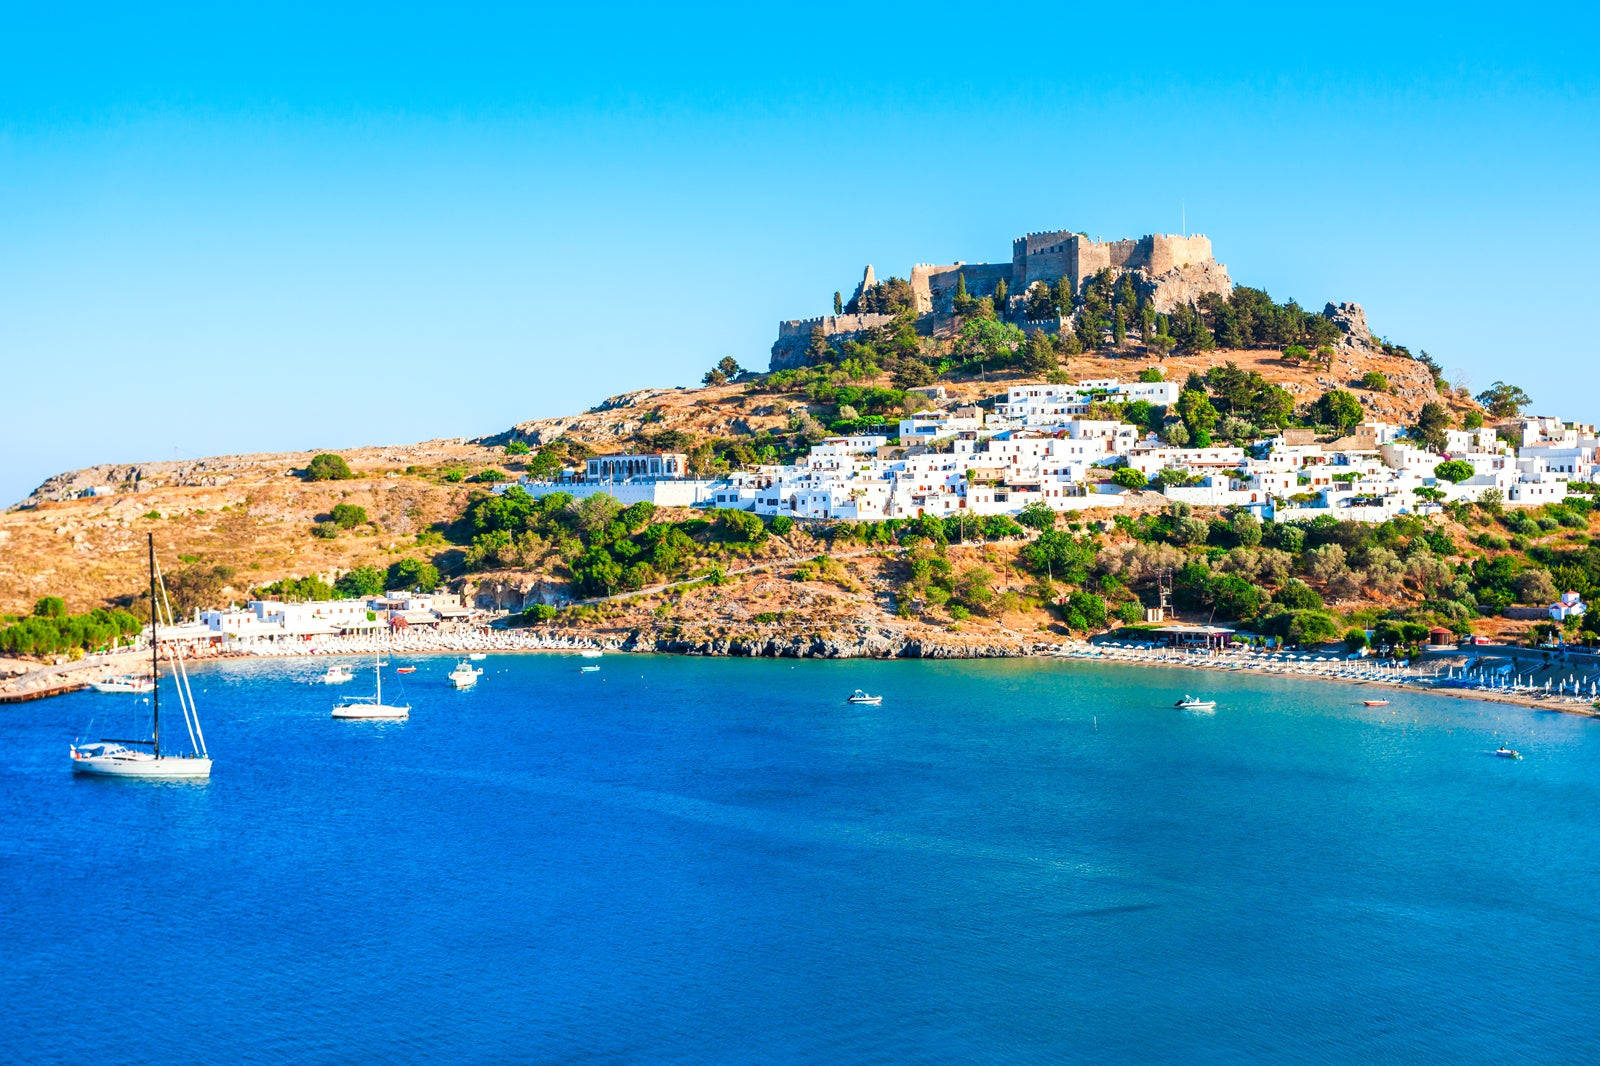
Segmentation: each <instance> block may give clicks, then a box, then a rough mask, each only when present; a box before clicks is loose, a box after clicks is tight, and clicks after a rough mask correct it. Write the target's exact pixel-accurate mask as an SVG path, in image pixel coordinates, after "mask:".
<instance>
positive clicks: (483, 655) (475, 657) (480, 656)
mask: <svg viewBox="0 0 1600 1066" xmlns="http://www.w3.org/2000/svg"><path fill="white" fill-rule="evenodd" d="M488 657H489V655H488V653H487V652H481V651H475V652H473V653H472V654H471V655H469V656H467V658H469V659H471V660H472V661H473V662H475V663H481V662H483V660H485V659H487V658H488Z"/></svg>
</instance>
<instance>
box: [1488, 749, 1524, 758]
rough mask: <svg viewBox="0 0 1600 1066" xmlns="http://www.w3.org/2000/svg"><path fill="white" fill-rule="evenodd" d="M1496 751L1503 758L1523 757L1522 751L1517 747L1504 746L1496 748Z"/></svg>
mask: <svg viewBox="0 0 1600 1066" xmlns="http://www.w3.org/2000/svg"><path fill="white" fill-rule="evenodd" d="M1494 753H1495V754H1496V755H1498V756H1500V758H1502V759H1520V758H1522V752H1520V751H1518V750H1517V749H1516V748H1504V747H1502V748H1496V749H1495V751H1494Z"/></svg>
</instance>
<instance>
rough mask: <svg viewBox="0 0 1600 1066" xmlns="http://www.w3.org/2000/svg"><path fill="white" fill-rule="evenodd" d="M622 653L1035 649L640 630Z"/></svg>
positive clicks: (904, 654) (942, 654)
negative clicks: (703, 635) (678, 634)
mask: <svg viewBox="0 0 1600 1066" xmlns="http://www.w3.org/2000/svg"><path fill="white" fill-rule="evenodd" d="M621 650H623V651H647V652H660V653H665V654H673V655H705V656H728V657H733V658H764V659H1003V658H1014V657H1017V656H1023V655H1029V654H1031V653H1032V651H1033V649H1032V647H1031V646H1030V645H1027V644H1017V645H1007V644H994V643H987V644H971V645H967V644H935V643H932V642H930V641H925V640H919V639H914V638H907V637H904V636H900V635H894V636H890V635H884V634H870V635H866V636H857V637H855V638H844V639H841V638H837V637H823V636H819V635H815V634H813V635H809V636H805V635H799V634H796V635H792V636H781V637H707V638H700V639H694V638H684V637H669V636H653V635H651V634H647V633H642V632H640V631H638V630H635V631H634V632H633V633H631V634H629V636H628V638H627V640H625V641H623V643H622V645H621Z"/></svg>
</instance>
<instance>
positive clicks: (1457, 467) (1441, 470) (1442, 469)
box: [1433, 459, 1477, 484]
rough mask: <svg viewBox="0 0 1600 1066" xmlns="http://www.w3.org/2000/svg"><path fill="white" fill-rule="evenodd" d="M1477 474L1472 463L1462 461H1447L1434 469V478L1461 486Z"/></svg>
mask: <svg viewBox="0 0 1600 1066" xmlns="http://www.w3.org/2000/svg"><path fill="white" fill-rule="evenodd" d="M1476 472H1477V471H1475V470H1473V469H1472V464H1471V463H1469V462H1466V461H1465V460H1462V459H1447V460H1445V461H1444V462H1442V463H1440V464H1439V465H1438V466H1436V467H1434V468H1433V476H1434V477H1436V478H1438V479H1439V480H1440V481H1448V482H1450V483H1452V484H1460V483H1461V482H1463V481H1465V480H1467V478H1469V477H1471V476H1472V475H1473V474H1474V473H1476Z"/></svg>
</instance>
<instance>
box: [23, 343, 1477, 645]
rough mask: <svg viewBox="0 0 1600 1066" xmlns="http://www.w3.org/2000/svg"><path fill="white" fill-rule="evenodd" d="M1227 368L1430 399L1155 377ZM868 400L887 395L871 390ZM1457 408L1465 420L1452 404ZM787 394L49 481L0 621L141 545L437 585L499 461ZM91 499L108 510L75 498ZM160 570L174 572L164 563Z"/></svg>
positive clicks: (1381, 358)
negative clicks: (399, 575) (1251, 379)
mask: <svg viewBox="0 0 1600 1066" xmlns="http://www.w3.org/2000/svg"><path fill="white" fill-rule="evenodd" d="M1228 362H1233V363H1236V364H1237V365H1238V366H1240V367H1241V368H1244V369H1249V370H1257V371H1259V372H1260V373H1262V374H1263V375H1264V376H1266V377H1267V378H1269V379H1271V380H1272V381H1274V382H1277V383H1279V384H1282V385H1283V386H1284V387H1285V388H1287V389H1288V390H1289V391H1290V392H1292V393H1294V394H1295V396H1296V397H1297V398H1298V399H1300V400H1302V401H1307V402H1309V401H1311V400H1313V399H1315V398H1316V397H1318V396H1320V395H1321V394H1322V393H1323V392H1325V391H1327V390H1328V389H1329V388H1334V387H1338V388H1348V389H1350V390H1351V391H1353V392H1354V393H1355V395H1357V396H1358V397H1359V398H1360V400H1361V402H1362V403H1363V405H1364V406H1365V407H1366V410H1367V412H1368V414H1369V416H1370V417H1373V418H1382V419H1387V420H1390V421H1395V422H1402V423H1403V422H1408V421H1410V420H1412V419H1413V418H1414V417H1415V416H1416V413H1417V411H1418V409H1419V408H1420V407H1421V405H1422V404H1423V403H1424V402H1427V401H1428V400H1432V399H1436V398H1437V396H1436V394H1435V392H1434V387H1433V381H1432V377H1431V375H1430V374H1429V372H1428V370H1427V368H1426V367H1425V366H1423V365H1422V364H1420V363H1417V362H1414V361H1412V360H1409V359H1404V358H1395V357H1392V356H1385V355H1384V354H1383V353H1382V352H1381V351H1379V350H1376V349H1373V348H1371V347H1370V346H1354V347H1347V346H1340V348H1339V349H1338V350H1337V351H1336V353H1335V355H1334V357H1333V359H1332V361H1331V363H1330V364H1328V365H1326V366H1310V365H1305V364H1300V365H1291V364H1289V363H1286V362H1285V361H1284V360H1283V359H1282V358H1281V357H1280V356H1279V354H1278V353H1276V352H1261V351H1208V352H1203V353H1196V354H1189V355H1178V356H1172V357H1170V358H1167V359H1165V360H1162V361H1160V363H1159V365H1160V366H1161V368H1162V369H1163V371H1164V372H1165V373H1166V375H1167V376H1168V377H1169V378H1178V379H1181V378H1183V377H1185V376H1186V375H1188V374H1189V373H1190V372H1191V371H1196V370H1198V371H1204V370H1205V369H1207V368H1209V367H1213V366H1219V365H1222V364H1224V363H1228ZM1150 363H1151V360H1149V359H1147V358H1145V357H1142V356H1133V357H1127V356H1123V357H1116V356H1112V355H1108V354H1105V353H1094V354H1085V355H1079V356H1074V357H1073V358H1072V359H1071V361H1070V372H1071V374H1072V375H1073V376H1074V377H1075V378H1100V377H1121V378H1130V377H1133V376H1134V375H1136V374H1137V373H1138V371H1139V370H1141V369H1142V368H1143V367H1145V366H1147V365H1150ZM1372 370H1378V371H1380V372H1381V373H1383V374H1384V375H1385V376H1386V377H1387V379H1388V381H1389V385H1390V388H1389V390H1388V391H1374V390H1369V389H1363V388H1361V387H1360V385H1359V383H1360V381H1361V379H1362V377H1363V375H1365V374H1367V373H1368V372H1369V371H1372ZM1021 380H1025V378H1024V376H1023V375H1022V374H1021V373H1020V372H1017V371H1010V372H1004V373H1000V374H993V373H991V374H987V375H982V376H978V377H965V378H963V377H960V376H957V377H956V378H954V379H952V380H947V381H945V382H942V384H943V385H944V386H945V388H946V391H947V393H948V399H947V400H946V401H945V402H946V403H948V404H956V403H972V402H982V401H986V400H990V399H993V398H994V397H995V396H997V395H1000V394H1001V393H1003V391H1004V389H1005V388H1006V387H1007V385H1009V384H1011V383H1014V382H1017V381H1021ZM882 383H883V384H887V379H885V380H884V381H883V382H882ZM1451 402H1452V403H1453V404H1455V405H1456V406H1459V407H1465V406H1467V405H1470V401H1468V400H1465V399H1464V398H1452V400H1451ZM811 406H812V405H810V404H809V403H808V400H807V397H806V395H805V394H803V393H801V392H798V391H796V392H774V391H771V390H769V389H767V388H765V387H764V386H763V384H762V381H761V380H760V379H757V380H755V381H741V382H738V383H733V384H726V385H721V386H716V387H711V388H700V389H689V388H669V389H643V390H638V391H635V392H629V393H624V394H621V395H619V396H614V397H611V398H610V399H608V400H605V401H604V402H602V403H599V404H597V405H596V406H595V407H593V408H591V409H590V410H589V411H586V412H584V413H582V414H577V415H570V416H564V417H559V418H545V419H537V420H533V421H528V422H523V423H519V424H517V425H515V426H513V427H510V428H508V429H506V430H503V431H500V432H497V433H493V434H491V435H489V436H486V437H484V438H480V439H478V440H437V441H427V442H423V443H420V444H414V445H397V446H388V447H369V448H358V449H351V450H347V451H343V452H340V453H338V454H340V455H341V456H342V457H343V458H344V459H345V460H346V461H347V462H348V463H349V465H350V467H351V469H352V471H353V472H354V474H355V475H356V476H355V477H354V478H353V479H351V480H341V481H320V482H311V481H306V480H303V478H302V477H301V474H300V472H301V471H303V469H304V468H305V466H306V464H307V463H308V462H309V461H310V458H311V455H310V454H309V453H281V454H257V455H237V456H218V457H214V458H208V459H202V460H195V461H177V462H153V463H138V464H113V465H105V466H97V467H90V468H87V469H84V470H75V471H70V472H67V473H64V474H60V475H58V476H56V477H53V478H51V479H50V480H49V481H47V482H45V483H44V484H43V485H41V486H40V487H39V488H38V489H37V490H36V491H35V492H34V493H33V494H32V495H30V496H29V498H28V499H27V500H25V501H24V502H23V503H22V504H20V505H18V506H17V507H14V508H12V509H11V510H9V511H8V512H6V513H5V514H3V515H0V614H4V613H17V612H23V611H26V610H28V609H29V608H30V607H31V605H32V604H33V603H34V601H35V600H37V599H38V598H39V597H41V596H46V595H59V596H63V597H64V598H65V599H66V600H67V602H68V605H69V609H71V610H74V611H80V610H88V609H91V608H93V607H96V606H101V605H105V604H110V603H115V602H117V601H118V600H119V599H122V598H124V597H126V596H128V595H130V594H132V593H134V592H136V591H137V590H138V588H140V587H141V584H142V580H143V579H142V574H143V569H142V568H143V562H142V555H141V554H140V552H139V550H138V549H139V545H140V543H141V542H142V540H143V535H144V533H145V532H146V531H147V530H151V531H154V532H155V533H156V541H157V545H158V547H159V549H160V550H161V552H162V554H163V556H164V557H165V558H167V559H169V560H174V559H179V558H181V559H183V560H185V561H186V562H187V563H188V564H189V565H205V566H220V567H225V568H228V569H229V570H231V571H232V576H231V578H230V579H229V580H230V582H231V584H230V586H229V589H228V592H229V594H230V595H237V596H240V597H243V596H244V595H245V594H247V592H248V590H249V589H251V588H254V587H259V586H262V585H265V584H269V583H271V582H273V581H276V580H278V579H280V578H287V577H301V576H306V575H310V574H319V575H322V576H324V577H332V576H333V575H335V574H337V573H339V572H342V571H345V570H349V569H351V568H354V567H356V566H363V565H376V566H380V567H386V566H388V565H389V564H391V563H393V562H395V561H396V560H398V559H401V558H406V557H408V556H409V557H415V558H420V559H424V560H429V561H433V562H434V563H436V564H437V565H439V566H440V568H441V569H442V570H443V571H444V572H445V573H446V574H447V575H449V574H451V573H452V572H456V571H458V570H459V564H460V560H461V552H460V550H459V548H457V547H454V546H452V545H451V544H449V543H446V542H445V540H444V539H443V538H441V537H440V536H439V535H438V534H437V533H430V532H429V530H430V528H431V527H433V526H435V525H436V524H447V523H449V522H451V521H453V520H454V519H456V518H457V517H459V515H460V514H461V512H462V509H463V507H464V506H465V503H466V501H467V499H468V498H469V497H470V496H471V494H472V493H473V492H474V491H482V489H483V487H484V486H483V485H482V484H474V483H473V481H472V478H473V477H474V476H475V475H480V474H481V473H482V472H483V471H485V470H489V471H494V472H496V473H495V474H494V476H498V477H507V478H509V477H516V476H519V475H520V474H521V473H522V472H523V470H524V468H525V465H526V462H527V459H528V458H529V457H526V456H515V457H514V456H508V455H507V454H506V448H505V445H506V444H508V443H510V442H512V441H523V442H526V443H527V444H529V445H530V446H531V447H532V448H533V449H534V451H535V454H536V453H537V451H538V449H539V448H541V447H542V446H547V445H549V444H551V443H552V442H555V441H563V442H568V443H569V444H570V445H575V446H577V449H578V450H579V451H580V452H581V450H582V449H585V448H586V449H590V450H593V451H596V452H605V451H611V450H622V449H628V448H642V447H646V446H647V442H648V441H649V440H650V439H651V438H652V437H657V436H659V435H660V434H662V433H663V432H665V431H676V432H677V433H678V434H681V435H682V438H681V439H687V440H690V441H707V440H720V441H728V440H730V439H738V438H740V437H745V436H751V435H755V434H763V435H770V434H783V433H785V432H786V431H787V430H788V429H789V428H790V427H791V425H792V422H793V419H794V418H795V417H797V416H799V415H800V414H803V413H806V412H808V411H809V410H810V409H811ZM92 487H104V488H106V489H109V490H110V494H109V495H104V496H93V497H85V496H83V495H82V493H83V492H84V491H86V490H88V489H90V488H92ZM341 503H343V504H351V505H355V506H358V507H361V508H363V509H364V510H365V511H366V513H367V518H368V521H367V522H365V523H361V524H359V525H358V526H357V527H356V528H354V529H351V530H347V531H343V532H340V533H339V535H338V536H336V537H333V538H331V539H321V538H319V537H316V536H313V534H312V529H313V527H314V526H315V525H316V524H317V522H318V521H319V520H322V519H325V518H326V517H327V516H328V515H329V513H330V512H331V510H332V508H333V507H334V505H336V504H341ZM169 565H176V564H173V563H170V562H169Z"/></svg>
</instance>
